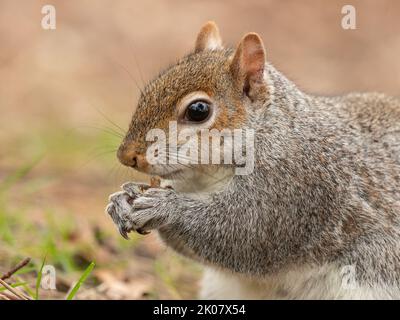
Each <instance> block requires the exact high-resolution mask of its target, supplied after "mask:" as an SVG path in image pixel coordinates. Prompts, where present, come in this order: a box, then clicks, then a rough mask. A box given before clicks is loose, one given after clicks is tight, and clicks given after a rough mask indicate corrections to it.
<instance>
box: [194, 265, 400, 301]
mask: <svg viewBox="0 0 400 320" xmlns="http://www.w3.org/2000/svg"><path fill="white" fill-rule="evenodd" d="M200 298H202V299H399V298H400V292H399V289H398V288H393V287H392V288H389V287H387V288H382V287H372V286H371V287H369V286H358V285H357V284H356V283H355V284H353V285H348V283H347V282H344V279H343V274H342V273H341V271H340V270H339V268H337V267H336V266H334V265H324V266H321V267H303V268H298V269H296V270H288V271H285V272H281V273H279V274H276V275H273V276H269V277H266V278H264V279H257V280H255V279H250V278H245V277H243V276H241V275H235V274H232V273H228V272H225V271H218V270H215V269H211V268H206V269H205V272H204V276H203V279H202V283H201V292H200Z"/></svg>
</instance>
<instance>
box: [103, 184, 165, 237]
mask: <svg viewBox="0 0 400 320" xmlns="http://www.w3.org/2000/svg"><path fill="white" fill-rule="evenodd" d="M122 190H123V191H119V192H116V193H114V194H112V195H110V197H109V201H110V203H109V204H108V206H107V208H106V212H107V213H108V214H109V215H110V216H111V218H112V219H113V221H114V223H115V225H116V226H117V227H118V230H119V232H120V234H121V235H122V236H123V237H124V238H125V239H129V238H128V233H129V232H131V231H137V232H138V233H140V234H146V233H148V232H149V231H150V230H152V229H157V228H160V227H162V226H163V225H165V224H166V223H167V220H168V219H167V218H168V215H167V214H166V212H163V211H162V210H157V209H159V207H160V204H161V203H162V201H163V199H165V198H166V197H167V196H168V195H170V194H171V192H172V190H171V189H161V188H152V187H150V186H149V185H145V184H139V183H133V182H128V183H125V184H124V185H123V186H122Z"/></svg>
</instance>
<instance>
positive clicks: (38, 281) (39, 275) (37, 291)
mask: <svg viewBox="0 0 400 320" xmlns="http://www.w3.org/2000/svg"><path fill="white" fill-rule="evenodd" d="M45 262H46V257H44V259H43V261H42V265H41V266H40V270H39V272H38V276H37V279H36V288H35V289H36V294H35V300H39V288H40V283H41V282H42V272H43V267H44V264H45Z"/></svg>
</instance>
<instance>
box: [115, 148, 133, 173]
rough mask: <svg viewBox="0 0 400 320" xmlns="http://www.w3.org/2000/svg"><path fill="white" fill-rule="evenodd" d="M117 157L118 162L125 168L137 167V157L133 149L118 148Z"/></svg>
mask: <svg viewBox="0 0 400 320" xmlns="http://www.w3.org/2000/svg"><path fill="white" fill-rule="evenodd" d="M117 157H118V159H119V161H120V162H121V163H122V164H123V165H125V166H127V167H132V168H135V169H136V168H137V166H138V156H137V154H136V151H135V150H134V149H126V148H125V147H120V148H119V149H118V152H117Z"/></svg>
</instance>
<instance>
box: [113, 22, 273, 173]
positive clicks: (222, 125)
mask: <svg viewBox="0 0 400 320" xmlns="http://www.w3.org/2000/svg"><path fill="white" fill-rule="evenodd" d="M264 71H265V49H264V45H263V43H262V40H261V38H260V37H259V36H258V35H257V34H256V33H248V34H246V35H245V36H244V37H243V38H242V39H241V41H240V42H239V44H238V45H237V47H236V49H235V50H233V49H229V48H224V47H223V46H222V41H221V38H220V34H219V30H218V27H217V26H216V24H215V23H214V22H207V23H206V24H205V25H204V26H203V27H202V28H201V30H200V32H199V34H198V36H197V39H196V42H195V48H194V51H193V52H192V53H190V54H188V55H187V56H185V57H183V58H182V59H181V60H179V61H178V62H177V63H176V64H175V65H173V66H170V67H169V68H167V69H166V70H164V71H163V72H161V73H160V74H159V75H158V77H156V78H155V79H154V80H152V81H151V82H150V83H149V84H148V85H146V87H145V88H144V90H143V92H142V94H141V96H140V98H139V101H138V105H137V108H136V112H135V114H134V115H133V118H132V120H131V123H130V126H129V130H128V132H127V134H126V137H125V138H124V140H123V142H122V144H121V146H120V148H119V150H118V153H117V155H118V158H119V160H120V162H121V163H122V164H124V165H126V166H130V167H133V168H135V169H137V170H139V171H142V172H145V173H148V174H155V175H160V176H161V177H163V176H167V175H168V174H169V173H171V172H175V171H177V170H178V171H180V170H182V169H183V168H182V167H181V168H179V169H177V167H179V164H178V165H175V166H170V165H169V166H161V167H160V165H153V164H150V163H149V161H148V159H147V158H146V151H147V149H148V148H149V146H150V145H151V142H148V141H146V140H147V139H146V136H147V134H148V133H149V131H150V130H151V129H161V130H163V131H164V132H165V133H166V135H167V136H168V129H169V125H170V123H171V122H175V123H176V126H177V132H178V133H179V132H180V131H181V130H183V129H188V128H189V129H192V130H193V132H194V134H195V135H200V131H201V130H203V129H209V130H211V129H217V130H223V129H240V128H242V127H243V126H244V125H245V123H246V120H247V119H248V116H249V112H251V110H255V109H256V108H259V107H261V106H263V105H265V102H266V101H267V99H268V95H269V94H268V87H267V83H266V79H265V74H264ZM179 144H180V141H178V146H179ZM156 151H157V152H166V151H165V150H156ZM210 152H212V151H210ZM167 153H168V152H167ZM171 156H172V157H173V155H170V154H168V155H167V157H171ZM209 166H211V165H209ZM191 168H192V169H193V166H192V167H191ZM198 168H202V169H204V165H199V166H198Z"/></svg>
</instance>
